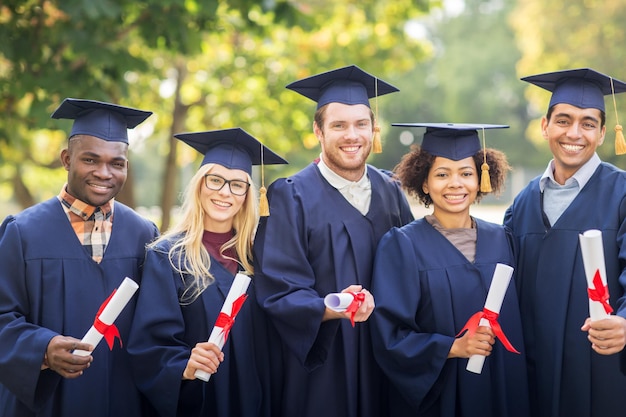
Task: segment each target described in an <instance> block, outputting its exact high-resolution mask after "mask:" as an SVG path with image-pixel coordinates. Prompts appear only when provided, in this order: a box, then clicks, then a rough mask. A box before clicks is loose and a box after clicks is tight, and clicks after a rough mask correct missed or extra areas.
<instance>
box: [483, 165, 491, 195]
mask: <svg viewBox="0 0 626 417" xmlns="http://www.w3.org/2000/svg"><path fill="white" fill-rule="evenodd" d="M480 169H481V171H482V172H481V174H480V192H482V193H490V192H491V191H493V189H492V188H491V178H489V164H487V162H484V163H483V164H482V165H481V166H480Z"/></svg>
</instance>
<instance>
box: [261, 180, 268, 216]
mask: <svg viewBox="0 0 626 417" xmlns="http://www.w3.org/2000/svg"><path fill="white" fill-rule="evenodd" d="M259 195H260V196H259V216H261V217H267V216H269V215H270V204H269V202H268V201H267V190H266V189H265V187H261V188H259Z"/></svg>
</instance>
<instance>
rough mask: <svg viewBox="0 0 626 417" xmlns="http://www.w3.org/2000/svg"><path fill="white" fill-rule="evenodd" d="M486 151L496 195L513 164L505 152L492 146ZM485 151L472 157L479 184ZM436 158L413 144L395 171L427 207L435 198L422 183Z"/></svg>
mask: <svg viewBox="0 0 626 417" xmlns="http://www.w3.org/2000/svg"><path fill="white" fill-rule="evenodd" d="M485 151H486V154H487V164H488V165H489V179H490V180H491V188H492V190H493V191H492V192H493V193H494V194H495V195H500V193H501V192H502V191H503V190H504V182H505V180H506V175H507V172H508V171H510V170H511V166H510V165H509V163H508V161H507V159H506V155H505V154H504V153H503V152H501V151H499V150H497V149H492V148H487V149H486V150H485ZM485 151H483V150H482V149H481V150H480V151H478V152H476V154H474V155H473V157H472V158H474V163H475V164H476V171H477V172H478V183H479V184H480V177H481V175H482V171H481V169H480V167H481V165H482V164H483V162H484V157H485ZM435 158H436V156H435V155H432V154H430V153H428V152H427V151H424V150H423V149H421V148H420V146H419V145H413V146H412V147H411V150H410V151H409V153H407V154H406V155H404V156H403V157H402V159H401V160H400V163H399V164H398V165H396V167H395V168H394V173H395V174H396V176H397V177H398V179H399V180H400V182H401V183H402V186H403V187H404V189H405V190H406V191H407V192H408V194H409V195H411V196H414V197H417V198H418V199H419V200H420V201H421V202H422V204H424V206H426V207H428V206H430V205H431V204H432V203H433V200H432V198H431V197H430V195H428V194H426V193H425V192H424V190H423V187H422V185H423V184H424V182H426V180H427V179H428V173H429V172H430V169H431V168H432V166H433V163H434V161H435ZM485 194H488V193H484V192H482V191H480V190H479V191H478V194H477V196H476V201H475V202H476V203H478V202H479V201H480V200H481V199H482V197H483V196H484V195H485Z"/></svg>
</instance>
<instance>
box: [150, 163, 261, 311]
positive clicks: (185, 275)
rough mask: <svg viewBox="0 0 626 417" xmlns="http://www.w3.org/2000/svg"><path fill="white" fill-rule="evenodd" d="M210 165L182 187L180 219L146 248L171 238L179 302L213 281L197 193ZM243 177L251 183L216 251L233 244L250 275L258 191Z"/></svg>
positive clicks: (190, 298) (187, 301)
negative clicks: (227, 237) (229, 236)
mask: <svg viewBox="0 0 626 417" xmlns="http://www.w3.org/2000/svg"><path fill="white" fill-rule="evenodd" d="M214 166H215V164H206V165H203V166H202V167H200V169H199V170H198V172H196V174H195V175H194V176H193V178H192V179H191V181H190V182H189V184H188V185H187V187H186V189H185V191H184V194H183V202H182V206H181V218H180V221H178V223H176V224H175V225H173V226H172V227H171V228H170V229H169V230H168V231H167V232H166V233H164V234H163V235H161V237H159V238H158V239H157V240H156V241H154V242H152V243H151V244H150V245H149V246H148V248H150V249H155V250H158V249H157V246H158V245H159V243H161V242H164V241H169V242H172V246H171V247H170V249H169V251H168V259H169V262H170V265H171V266H172V268H173V269H174V271H176V272H178V273H179V274H180V276H181V279H182V280H183V283H184V285H185V290H184V291H183V293H182V294H181V296H180V303H181V304H191V303H193V302H194V301H195V300H196V299H197V298H198V297H199V296H200V294H202V292H203V291H204V290H205V289H206V288H207V287H208V286H209V285H211V284H212V283H213V282H214V281H215V278H214V277H213V274H211V272H210V268H211V257H210V256H209V253H208V252H207V250H206V248H205V247H204V245H203V244H202V236H203V234H204V216H205V215H206V213H205V212H204V209H203V208H202V199H201V197H200V196H201V191H202V187H204V176H205V175H206V174H207V173H209V172H211V169H212V168H213V167H214ZM247 179H248V182H249V183H250V184H251V185H250V188H249V190H248V193H247V194H246V197H245V200H244V203H243V205H242V207H241V209H240V210H239V211H238V212H237V214H235V217H234V219H233V229H234V230H235V234H234V236H233V237H232V239H230V240H229V241H228V242H226V243H225V244H224V245H223V246H222V247H221V248H220V253H222V254H223V253H224V251H225V250H227V249H229V248H234V250H235V252H236V253H237V257H238V259H234V261H236V262H237V263H239V265H240V266H241V267H242V268H243V271H244V273H245V274H248V275H252V274H253V272H254V271H253V267H252V242H253V240H254V234H255V232H256V228H257V225H258V222H259V215H258V211H259V208H258V206H259V204H258V192H257V190H256V188H255V187H254V183H253V182H252V178H250V175H247Z"/></svg>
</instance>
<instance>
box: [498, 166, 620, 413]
mask: <svg viewBox="0 0 626 417" xmlns="http://www.w3.org/2000/svg"><path fill="white" fill-rule="evenodd" d="M625 220H626V174H625V173H624V172H623V171H621V170H619V169H617V168H615V167H614V166H612V165H610V164H607V163H602V164H601V165H600V166H599V167H598V168H597V170H596V171H595V172H594V174H593V176H592V177H591V179H590V180H589V182H588V183H587V184H586V185H585V187H584V188H583V189H582V190H581V191H580V193H579V194H578V196H576V198H575V199H574V200H573V201H572V203H571V204H570V206H569V207H568V208H567V209H566V210H565V211H564V212H563V214H562V215H561V217H560V218H559V219H558V220H557V222H556V223H555V224H554V225H552V227H550V225H549V223H548V221H547V220H544V214H543V211H542V196H541V193H540V191H539V178H536V179H534V180H533V181H531V183H530V184H529V185H528V186H527V187H526V188H525V189H524V190H522V192H520V194H519V195H518V196H517V197H516V198H515V201H514V202H513V205H512V206H511V207H509V209H508V210H507V212H506V214H505V224H506V225H507V226H509V227H510V228H511V230H512V231H513V233H514V236H515V239H516V240H517V244H518V246H519V255H518V269H517V278H516V279H517V282H516V284H517V287H518V293H519V297H520V309H521V313H522V319H523V328H524V339H525V343H526V354H527V358H528V371H529V382H530V385H531V404H532V412H533V416H537V417H540V416H550V417H554V416H568V417H578V416H580V417H594V416H609V415H612V416H616V415H624V396H625V395H626V376H625V375H624V373H622V371H620V360H624V359H625V357H624V352H621V353H620V354H615V355H611V356H604V355H600V354H598V353H595V352H594V351H593V350H592V349H591V343H590V342H589V340H588V339H587V333H586V332H582V331H581V330H580V327H581V326H582V325H583V323H584V321H585V319H586V318H587V317H589V303H588V295H587V280H586V277H585V272H584V267H583V261H582V255H581V253H580V245H579V237H578V236H579V234H582V233H583V232H585V231H586V230H589V229H599V230H601V231H602V241H603V246H604V260H605V264H606V274H607V280H608V287H609V292H610V295H611V299H610V304H611V306H612V307H613V309H614V310H615V314H618V315H620V316H622V317H626V306H625V305H624V288H625V286H626V274H625V272H624V266H626V244H625V242H624V239H625V238H626V221H625Z"/></svg>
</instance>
